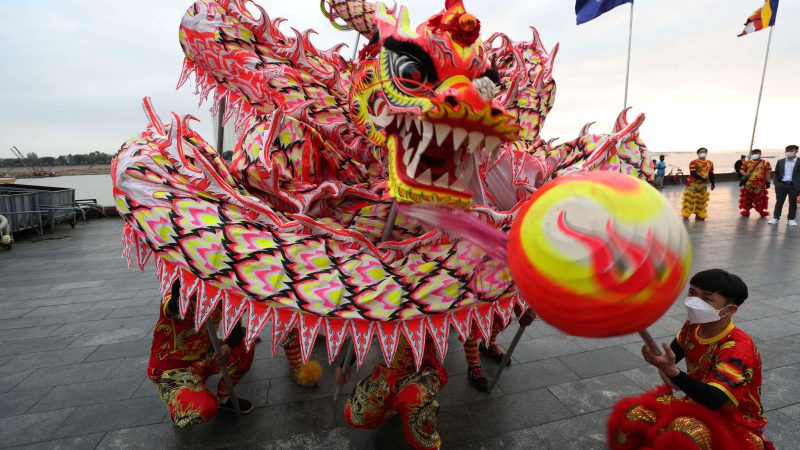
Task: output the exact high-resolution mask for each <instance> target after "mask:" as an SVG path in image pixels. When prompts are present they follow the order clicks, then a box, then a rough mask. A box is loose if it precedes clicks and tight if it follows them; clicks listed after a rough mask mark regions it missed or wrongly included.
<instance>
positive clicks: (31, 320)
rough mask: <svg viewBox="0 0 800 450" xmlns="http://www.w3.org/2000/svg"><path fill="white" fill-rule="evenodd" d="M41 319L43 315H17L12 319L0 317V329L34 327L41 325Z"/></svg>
mask: <svg viewBox="0 0 800 450" xmlns="http://www.w3.org/2000/svg"><path fill="white" fill-rule="evenodd" d="M42 320H44V317H18V318H12V319H0V330H13V329H16V328H28V327H35V326H38V325H41V323H42Z"/></svg>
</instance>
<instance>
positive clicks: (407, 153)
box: [403, 133, 414, 167]
mask: <svg viewBox="0 0 800 450" xmlns="http://www.w3.org/2000/svg"><path fill="white" fill-rule="evenodd" d="M410 146H411V134H410V133H409V134H407V135H406V137H404V138H403V164H405V165H406V167H408V163H410V162H411V155H412V154H413V153H414V150H413V149H411V148H409V147H410Z"/></svg>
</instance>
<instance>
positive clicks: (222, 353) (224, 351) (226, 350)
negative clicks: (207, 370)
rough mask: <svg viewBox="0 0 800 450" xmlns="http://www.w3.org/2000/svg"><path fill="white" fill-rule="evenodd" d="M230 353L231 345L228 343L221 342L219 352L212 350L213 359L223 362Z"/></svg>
mask: <svg viewBox="0 0 800 450" xmlns="http://www.w3.org/2000/svg"><path fill="white" fill-rule="evenodd" d="M230 355H231V347H230V346H229V345H228V344H222V346H221V347H220V348H219V352H214V359H216V360H217V361H222V362H224V361H226V360H227V359H228V356H230Z"/></svg>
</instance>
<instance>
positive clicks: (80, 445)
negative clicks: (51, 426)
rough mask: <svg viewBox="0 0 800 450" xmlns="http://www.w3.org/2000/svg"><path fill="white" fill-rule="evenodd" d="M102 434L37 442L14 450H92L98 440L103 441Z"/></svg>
mask: <svg viewBox="0 0 800 450" xmlns="http://www.w3.org/2000/svg"><path fill="white" fill-rule="evenodd" d="M104 435H105V433H104V432H101V433H93V434H86V435H83V436H76V437H71V438H64V439H55V440H52V441H45V442H37V443H35V444H28V445H22V446H19V447H14V450H93V449H94V448H95V447H96V446H97V444H98V443H100V440H101V439H103V436H104Z"/></svg>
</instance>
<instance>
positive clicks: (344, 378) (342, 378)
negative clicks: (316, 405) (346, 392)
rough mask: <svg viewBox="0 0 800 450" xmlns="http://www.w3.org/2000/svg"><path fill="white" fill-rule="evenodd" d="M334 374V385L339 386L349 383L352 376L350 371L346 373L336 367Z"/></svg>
mask: <svg viewBox="0 0 800 450" xmlns="http://www.w3.org/2000/svg"><path fill="white" fill-rule="evenodd" d="M335 373H336V384H338V385H339V386H342V385H344V384H345V383H347V382H348V381H350V377H352V376H353V371H352V370H348V371H347V372H345V371H344V370H342V368H341V367H337V368H336V371H335Z"/></svg>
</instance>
